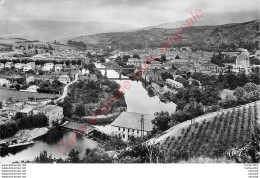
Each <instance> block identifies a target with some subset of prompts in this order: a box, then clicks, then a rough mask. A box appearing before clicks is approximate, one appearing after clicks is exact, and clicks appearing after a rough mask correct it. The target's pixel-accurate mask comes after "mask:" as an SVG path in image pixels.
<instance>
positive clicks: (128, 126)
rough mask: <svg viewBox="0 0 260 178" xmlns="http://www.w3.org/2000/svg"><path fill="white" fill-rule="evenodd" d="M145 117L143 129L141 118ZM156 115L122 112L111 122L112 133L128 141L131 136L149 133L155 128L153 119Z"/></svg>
mask: <svg viewBox="0 0 260 178" xmlns="http://www.w3.org/2000/svg"><path fill="white" fill-rule="evenodd" d="M142 118H143V130H142V129H141V128H142V127H141V125H142V124H141V123H142V122H141V119H142ZM154 118H155V117H154V116H153V115H149V114H140V113H135V112H122V113H121V114H120V115H119V116H118V117H117V118H116V119H115V120H114V121H113V122H112V124H111V129H112V134H113V135H117V136H119V137H122V139H123V140H124V141H127V140H128V139H129V138H130V137H141V136H142V131H143V135H144V136H145V135H147V134H149V133H150V132H151V131H152V129H153V124H152V120H153V119H154Z"/></svg>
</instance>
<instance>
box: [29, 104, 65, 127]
mask: <svg viewBox="0 0 260 178" xmlns="http://www.w3.org/2000/svg"><path fill="white" fill-rule="evenodd" d="M38 113H43V114H45V115H46V116H47V118H48V119H49V124H51V122H52V121H56V120H60V119H62V118H63V117H64V116H63V108H62V107H60V106H56V105H45V106H40V107H38V108H35V109H34V110H33V114H38Z"/></svg>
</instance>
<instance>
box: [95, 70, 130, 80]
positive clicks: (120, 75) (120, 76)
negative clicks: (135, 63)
mask: <svg viewBox="0 0 260 178" xmlns="http://www.w3.org/2000/svg"><path fill="white" fill-rule="evenodd" d="M96 69H98V70H104V71H105V76H106V77H107V71H108V70H115V71H117V72H118V73H119V77H118V78H109V79H111V80H122V71H123V70H135V68H134V67H133V68H126V67H105V68H96ZM123 80H125V79H123Z"/></svg>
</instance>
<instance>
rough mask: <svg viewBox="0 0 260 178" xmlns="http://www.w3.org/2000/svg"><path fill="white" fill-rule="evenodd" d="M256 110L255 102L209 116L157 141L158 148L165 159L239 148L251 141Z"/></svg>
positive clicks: (218, 153)
mask: <svg viewBox="0 0 260 178" xmlns="http://www.w3.org/2000/svg"><path fill="white" fill-rule="evenodd" d="M258 112H259V105H256V103H255V104H251V105H246V106H243V107H240V108H233V109H232V110H229V111H228V112H222V113H220V114H219V115H218V116H215V117H214V118H213V119H210V120H204V121H202V122H196V123H194V124H193V125H189V126H188V127H186V128H182V130H181V133H180V134H179V135H177V136H176V135H175V136H173V135H172V136H169V137H167V138H166V139H165V140H164V141H163V142H161V143H160V148H161V150H163V151H164V152H165V154H166V155H167V157H168V158H169V159H172V160H168V162H172V161H173V159H176V158H177V159H178V157H182V158H183V157H186V158H189V157H200V156H206V157H209V158H219V157H222V156H224V155H225V153H227V151H229V150H230V149H231V148H238V147H242V146H244V145H245V144H248V143H249V142H250V141H251V136H252V134H253V133H254V132H255V128H256V127H257V124H259V118H257V113H258ZM258 115H259V113H258Z"/></svg>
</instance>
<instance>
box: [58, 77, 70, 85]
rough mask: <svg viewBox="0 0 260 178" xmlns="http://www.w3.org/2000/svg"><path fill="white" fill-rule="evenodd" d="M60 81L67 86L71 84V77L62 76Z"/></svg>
mask: <svg viewBox="0 0 260 178" xmlns="http://www.w3.org/2000/svg"><path fill="white" fill-rule="evenodd" d="M58 80H59V81H60V82H61V83H64V84H65V85H66V84H67V83H69V82H70V77H69V76H68V75H61V76H60V77H59V79H58Z"/></svg>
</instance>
